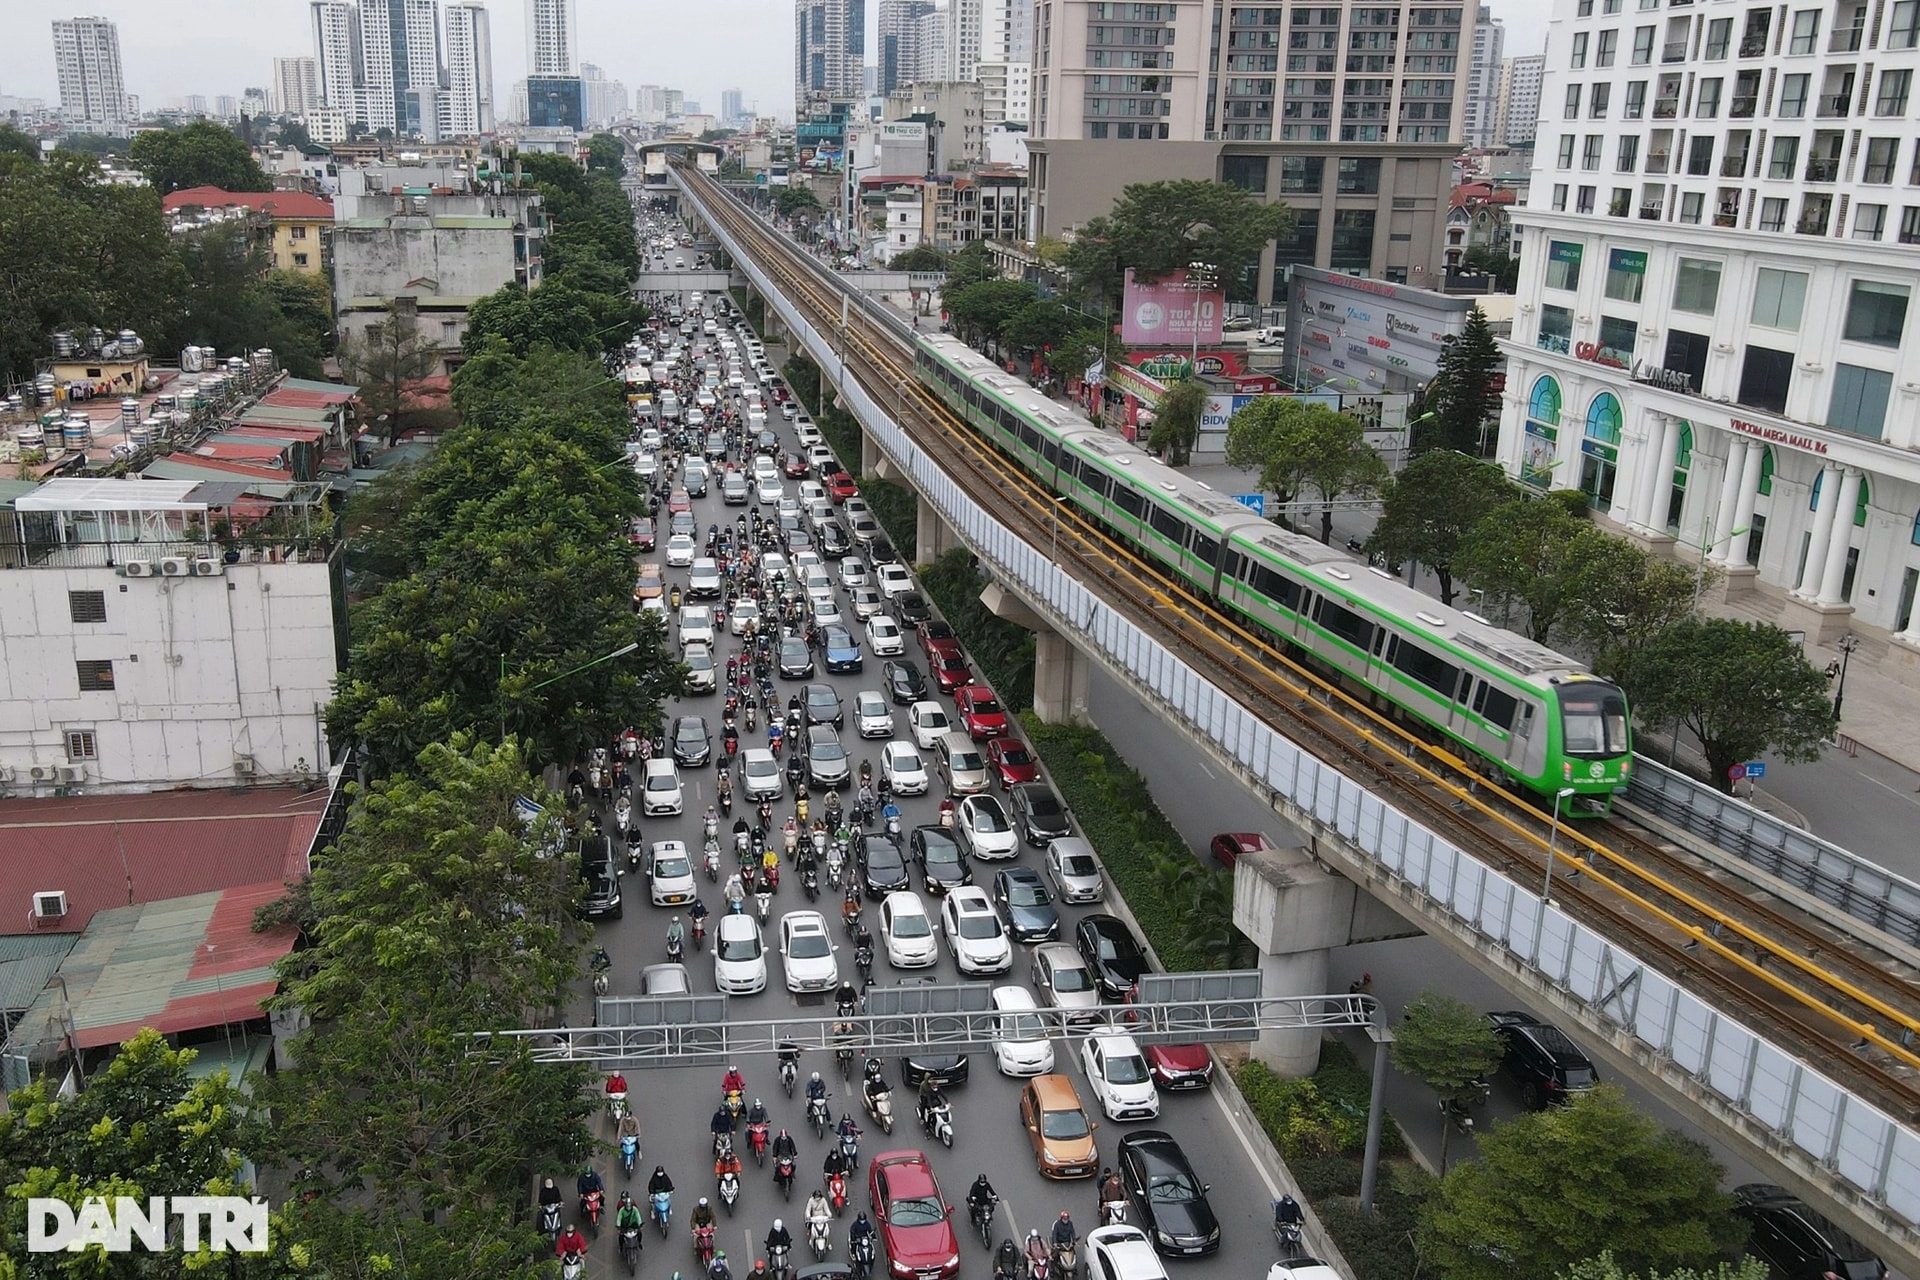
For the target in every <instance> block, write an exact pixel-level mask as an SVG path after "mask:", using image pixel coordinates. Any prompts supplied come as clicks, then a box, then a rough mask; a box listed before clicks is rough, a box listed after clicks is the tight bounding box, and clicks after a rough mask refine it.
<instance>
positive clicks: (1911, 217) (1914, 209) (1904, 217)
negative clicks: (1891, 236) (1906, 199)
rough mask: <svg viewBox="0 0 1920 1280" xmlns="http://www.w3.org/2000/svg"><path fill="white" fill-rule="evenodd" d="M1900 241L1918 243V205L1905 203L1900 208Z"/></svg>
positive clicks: (1919, 217) (1919, 211) (1902, 242)
mask: <svg viewBox="0 0 1920 1280" xmlns="http://www.w3.org/2000/svg"><path fill="white" fill-rule="evenodd" d="M1900 243H1901V244H1920V206H1915V205H1906V206H1904V207H1903V208H1902V209H1901V210H1900Z"/></svg>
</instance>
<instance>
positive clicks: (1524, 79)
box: [1495, 53, 1547, 146]
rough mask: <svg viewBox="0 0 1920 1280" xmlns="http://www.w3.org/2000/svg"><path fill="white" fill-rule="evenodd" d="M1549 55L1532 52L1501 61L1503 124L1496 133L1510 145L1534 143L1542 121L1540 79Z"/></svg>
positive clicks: (1543, 74)
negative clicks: (1537, 127) (1535, 131)
mask: <svg viewBox="0 0 1920 1280" xmlns="http://www.w3.org/2000/svg"><path fill="white" fill-rule="evenodd" d="M1546 72H1547V55H1546V54H1544V53H1531V54H1528V55H1526V56H1525V57H1520V58H1508V59H1506V61H1504V62H1502V63H1501V64H1500V127H1499V130H1498V132H1497V134H1496V135H1495V136H1496V138H1497V140H1498V141H1501V142H1504V143H1506V144H1507V145H1508V146H1532V145H1533V133H1534V126H1535V125H1537V124H1538V123H1539V121H1540V81H1541V78H1542V77H1543V76H1545V75H1546Z"/></svg>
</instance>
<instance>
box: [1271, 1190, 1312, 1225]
mask: <svg viewBox="0 0 1920 1280" xmlns="http://www.w3.org/2000/svg"><path fill="white" fill-rule="evenodd" d="M1306 1220H1307V1215H1306V1214H1304V1213H1302V1212H1301V1211H1300V1202H1299V1201H1298V1200H1295V1199H1294V1198H1293V1197H1292V1196H1281V1197H1280V1198H1279V1199H1278V1200H1276V1201H1274V1202H1273V1225H1274V1226H1276V1227H1298V1226H1302V1225H1304V1224H1305V1223H1306Z"/></svg>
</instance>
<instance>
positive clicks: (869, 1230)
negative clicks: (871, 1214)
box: [847, 1213, 873, 1246]
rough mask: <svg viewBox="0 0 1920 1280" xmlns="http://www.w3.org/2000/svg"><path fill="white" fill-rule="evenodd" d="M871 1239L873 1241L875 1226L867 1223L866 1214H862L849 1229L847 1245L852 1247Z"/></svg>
mask: <svg viewBox="0 0 1920 1280" xmlns="http://www.w3.org/2000/svg"><path fill="white" fill-rule="evenodd" d="M871 1239H873V1224H872V1223H871V1222H868V1221H867V1215H866V1214H864V1213H863V1214H860V1215H859V1216H858V1217H856V1218H854V1220H853V1222H852V1223H851V1224H849V1225H848V1227H847V1244H848V1245H849V1246H851V1245H854V1244H857V1243H859V1242H860V1241H862V1240H871Z"/></svg>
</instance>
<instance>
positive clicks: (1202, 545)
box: [1193, 530, 1220, 564]
mask: <svg viewBox="0 0 1920 1280" xmlns="http://www.w3.org/2000/svg"><path fill="white" fill-rule="evenodd" d="M1193 554H1195V555H1196V556H1199V557H1200V558H1201V559H1202V560H1204V561H1206V562H1207V563H1208V564H1212V563H1213V562H1214V559H1215V558H1216V557H1217V556H1219V554H1220V540H1219V539H1218V538H1213V537H1209V536H1208V535H1206V534H1204V533H1201V532H1200V531H1199V530H1195V531H1194V534H1193Z"/></svg>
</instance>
